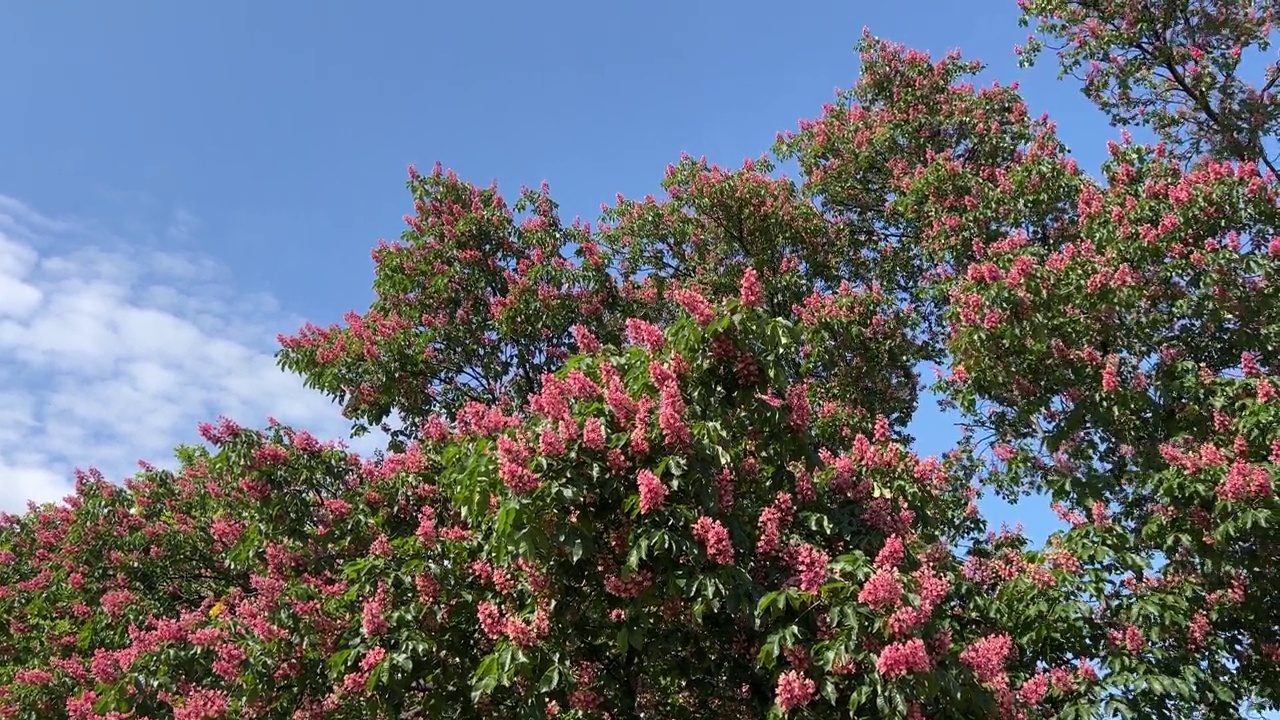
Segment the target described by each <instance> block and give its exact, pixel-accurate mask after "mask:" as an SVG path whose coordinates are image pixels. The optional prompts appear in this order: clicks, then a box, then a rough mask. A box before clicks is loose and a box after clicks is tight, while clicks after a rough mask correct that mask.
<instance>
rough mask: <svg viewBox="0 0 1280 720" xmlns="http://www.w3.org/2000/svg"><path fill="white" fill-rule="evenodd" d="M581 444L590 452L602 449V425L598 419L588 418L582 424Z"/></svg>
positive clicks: (603, 441) (603, 440) (603, 443)
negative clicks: (590, 450)
mask: <svg viewBox="0 0 1280 720" xmlns="http://www.w3.org/2000/svg"><path fill="white" fill-rule="evenodd" d="M582 444H583V445H585V446H586V447H588V448H590V449H592V450H603V449H604V446H605V439H604V423H603V422H601V421H600V418H588V419H587V421H586V422H585V423H583V424H582Z"/></svg>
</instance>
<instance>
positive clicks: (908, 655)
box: [876, 638, 933, 678]
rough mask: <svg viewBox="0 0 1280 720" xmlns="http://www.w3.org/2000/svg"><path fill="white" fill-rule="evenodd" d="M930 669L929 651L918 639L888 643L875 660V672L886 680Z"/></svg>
mask: <svg viewBox="0 0 1280 720" xmlns="http://www.w3.org/2000/svg"><path fill="white" fill-rule="evenodd" d="M932 667H933V660H932V659H930V658H929V651H928V650H927V649H925V646H924V640H921V639H920V638H911V639H910V640H906V641H904V642H896V643H890V644H889V645H886V646H885V647H884V649H883V650H881V651H880V656H879V657H877V658H876V672H878V673H880V674H881V675H883V676H885V677H887V678H895V677H901V676H903V675H906V674H908V673H923V672H928V671H929V670H930V668H932Z"/></svg>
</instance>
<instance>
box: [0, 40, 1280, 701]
mask: <svg viewBox="0 0 1280 720" xmlns="http://www.w3.org/2000/svg"><path fill="white" fill-rule="evenodd" d="M861 50H862V59H863V73H862V76H861V78H860V80H859V82H858V84H857V86H856V87H855V88H854V89H852V90H851V91H849V92H848V93H845V94H842V95H841V96H840V97H839V98H838V99H837V101H836V102H834V103H832V104H830V105H828V106H826V107H824V109H823V112H822V114H821V115H820V116H819V117H818V118H816V119H814V120H812V121H809V122H805V123H803V124H802V125H801V127H800V128H798V129H797V130H796V131H795V132H792V133H785V134H783V135H782V136H781V137H779V138H778V142H777V145H776V146H775V154H776V155H778V156H779V157H782V158H794V159H796V160H797V161H798V162H799V164H800V167H801V169H802V172H803V176H804V177H803V182H801V183H799V184H797V183H795V182H792V181H789V180H786V179H780V178H776V177H774V176H772V175H771V173H772V171H773V166H772V165H771V164H770V162H769V161H768V160H767V159H760V160H753V161H750V162H748V163H746V164H744V166H743V167H742V168H741V169H739V170H727V169H724V168H720V167H717V166H714V165H711V164H709V163H707V162H706V161H704V160H694V159H692V158H683V159H681V160H680V161H679V162H678V163H676V164H674V165H672V166H671V167H669V168H668V172H667V177H666V181H665V183H664V185H665V190H666V197H664V198H663V199H661V200H659V199H657V198H645V199H644V200H642V201H638V202H634V201H627V200H624V199H621V198H619V199H618V200H617V202H616V203H615V204H614V205H612V206H607V207H605V208H604V217H603V219H602V223H601V224H600V225H599V226H597V227H595V228H591V227H589V226H586V225H573V226H568V227H566V226H564V225H562V224H561V223H560V221H559V220H558V218H557V216H556V213H555V206H554V203H553V202H552V201H551V199H550V198H549V195H548V192H547V190H546V189H545V188H543V189H542V190H540V191H536V192H524V193H522V196H521V199H520V200H519V201H518V202H517V203H516V204H515V206H514V207H513V208H511V209H508V207H507V205H506V204H505V203H504V201H503V200H502V199H501V197H500V196H499V195H498V193H497V191H496V190H495V189H492V188H490V189H479V188H476V187H474V186H472V185H469V184H467V183H465V182H463V181H462V180H460V179H459V178H457V177H455V176H454V175H452V174H450V173H446V172H444V171H443V170H442V169H439V168H437V169H436V170H434V171H433V172H432V173H430V174H428V175H419V174H418V173H416V172H414V171H411V173H410V183H409V184H410V189H411V191H412V192H413V195H414V198H415V213H414V214H413V215H411V216H409V217H408V218H407V225H408V229H407V231H406V233H405V235H404V237H403V238H402V240H401V241H400V242H398V243H396V244H393V245H384V246H382V247H380V248H379V249H378V250H377V251H376V253H375V259H376V260H377V262H378V269H377V280H376V283H375V286H376V288H377V290H378V299H377V300H376V301H375V303H374V305H373V307H371V308H370V310H369V312H368V313H366V314H364V315H357V314H354V313H353V314H350V315H349V316H348V317H347V319H346V323H345V324H344V325H336V326H333V327H331V328H326V329H320V328H315V327H307V328H304V329H303V331H302V332H300V333H299V334H298V335H297V336H295V337H289V338H282V344H283V346H284V349H283V351H282V354H281V360H282V363H283V364H284V365H285V366H286V367H288V368H290V369H292V370H294V371H296V372H299V373H301V374H302V375H303V376H304V377H306V378H307V380H308V382H309V383H310V384H311V385H313V386H314V387H316V388H319V389H321V390H323V391H324V392H326V393H329V394H330V395H332V396H334V397H336V398H338V399H340V400H342V401H343V402H344V403H345V406H346V408H347V412H348V414H349V416H350V417H351V418H352V420H353V421H354V422H355V423H356V428H357V430H359V429H361V428H364V427H368V426H370V425H383V424H386V425H387V426H388V428H389V429H391V430H392V431H393V432H394V438H393V443H392V446H391V447H390V448H389V449H388V451H387V452H386V453H380V454H378V455H376V456H375V457H373V458H371V459H366V460H362V459H360V458H357V457H355V456H353V455H351V454H350V453H348V452H346V451H344V450H343V449H342V448H341V447H339V446H336V445H333V444H322V443H320V442H318V441H317V440H316V439H315V438H313V437H312V436H310V435H308V434H307V433H305V432H302V431H297V430H293V429H290V428H286V427H282V426H279V425H275V424H272V425H271V426H270V427H268V428H267V429H266V430H264V431H255V430H249V429H244V428H241V427H238V426H236V425H235V424H234V423H231V422H230V421H222V422H220V423H219V424H217V425H212V426H206V427H204V428H202V432H203V434H204V437H205V439H206V440H207V442H208V443H209V445H210V446H211V447H209V448H183V449H181V450H180V452H179V461H180V467H179V469H177V470H175V471H172V472H170V471H161V470H156V469H145V470H144V471H143V472H142V473H140V474H139V475H138V476H137V477H136V478H134V479H132V480H130V481H128V482H127V483H126V484H125V486H124V487H116V486H113V485H110V484H108V483H106V482H105V481H103V480H102V479H101V478H99V477H94V476H92V475H84V476H83V477H81V478H80V482H79V484H78V487H77V494H76V495H75V496H74V497H72V498H71V499H70V500H69V502H68V503H67V504H65V505H63V506H58V507H53V506H49V507H44V508H33V509H32V510H31V511H30V512H29V513H27V514H26V515H24V516H22V517H12V518H8V519H6V520H5V521H4V522H3V524H0V615H2V616H3V617H4V618H6V619H7V622H6V624H5V625H2V626H0V687H3V688H5V689H3V690H0V717H15V718H49V717H68V718H74V719H76V720H87V719H89V718H94V719H96V718H124V717H135V718H142V717H147V718H159V717H173V718H178V719H180V720H195V719H197V718H223V717H246V718H300V719H301V718H367V717H386V718H404V717H432V718H434V717H450V718H470V717H503V718H544V717H565V718H668V717H670V718H708V717H709V718H731V717H744V716H746V717H781V716H784V715H785V716H788V717H812V718H847V717H868V718H923V717H937V718H952V717H955V718H991V717H1002V718H1038V717H1061V718H1084V717H1097V716H1105V717H1112V716H1117V715H1118V716H1122V717H1131V716H1141V717H1153V718H1186V717H1227V716H1235V715H1238V714H1239V709H1240V708H1241V707H1242V706H1243V705H1245V704H1246V703H1255V704H1257V706H1259V707H1274V705H1275V703H1276V702H1277V687H1278V686H1277V680H1278V679H1280V678H1278V676H1277V660H1278V659H1280V650H1277V648H1280V645H1278V644H1277V642H1278V641H1280V633H1278V629H1280V623H1278V622H1277V609H1278V606H1277V602H1276V600H1274V599H1273V596H1272V594H1271V593H1270V592H1269V590H1270V588H1273V587H1274V586H1275V579H1276V578H1275V570H1274V569H1273V563H1272V561H1273V560H1274V553H1275V551H1274V550H1273V548H1274V547H1275V545H1274V543H1273V542H1272V540H1273V539H1274V538H1273V533H1274V530H1272V527H1273V524H1274V519H1275V511H1276V500H1275V497H1274V493H1273V481H1274V474H1275V469H1276V465H1277V462H1278V461H1280V432H1278V431H1277V428H1278V427H1280V425H1278V424H1277V418H1276V417H1275V416H1274V412H1275V410H1274V407H1275V400H1274V397H1273V396H1274V394H1275V393H1274V383H1275V382H1276V380H1275V379H1274V378H1273V367H1274V363H1275V358H1274V354H1275V352H1276V350H1275V348H1276V337H1277V336H1276V332H1277V331H1276V329H1275V328H1276V327H1278V325H1277V323H1276V322H1275V313H1276V291H1275V290H1274V283H1275V279H1274V276H1275V273H1276V271H1277V264H1278V263H1280V260H1278V259H1277V257H1278V256H1280V240H1275V239H1274V238H1276V237H1277V236H1280V228H1277V223H1280V217H1278V216H1277V209H1276V199H1277V198H1276V182H1275V177H1274V175H1272V174H1269V173H1268V174H1263V173H1261V172H1260V171H1259V169H1258V166H1257V165H1256V164H1254V163H1239V164H1229V163H1226V162H1224V161H1216V160H1215V161H1207V162H1201V163H1199V164H1196V165H1195V166H1193V167H1191V168H1184V167H1183V165H1182V164H1181V163H1179V162H1176V161H1175V160H1176V158H1174V157H1172V156H1171V154H1170V153H1169V152H1167V151H1166V150H1165V149H1163V148H1160V147H1157V148H1146V147H1142V146H1137V145H1134V144H1132V143H1128V142H1126V143H1125V144H1121V145H1115V146H1114V147H1113V151H1112V159H1111V161H1110V162H1109V164H1108V166H1107V168H1106V172H1105V182H1098V181H1095V180H1093V179H1091V178H1089V177H1088V176H1086V175H1084V174H1083V173H1081V172H1080V171H1079V169H1078V168H1077V167H1076V166H1075V164H1074V163H1073V162H1072V161H1071V159H1070V158H1069V157H1068V155H1067V154H1066V150H1065V148H1064V147H1063V146H1062V144H1061V143H1060V142H1058V140H1057V139H1056V136H1055V132H1054V127H1053V125H1052V123H1050V122H1049V121H1048V120H1047V119H1033V118H1031V117H1030V116H1029V115H1028V113H1027V110H1026V106H1025V105H1024V104H1023V103H1022V101H1021V99H1020V98H1019V96H1018V94H1017V90H1016V88H1015V87H1002V86H992V87H987V88H981V89H979V88H975V87H974V86H973V85H972V84H971V83H970V78H971V77H972V76H973V75H974V74H975V73H976V72H977V71H978V70H979V69H980V66H979V65H977V64H975V63H971V62H967V61H964V60H963V59H962V58H960V57H959V56H958V55H955V54H953V55H948V56H946V57H944V58H941V59H939V60H934V59H932V58H930V57H928V56H927V55H924V54H922V53H917V52H913V51H907V50H905V49H904V48H901V47H898V46H894V45H891V44H889V43H885V42H883V41H880V40H877V39H874V38H872V37H870V36H867V37H865V38H864V39H863V43H862V46H861ZM931 359H932V360H935V361H946V362H947V363H948V364H949V366H950V369H949V371H948V373H947V375H946V376H945V377H943V378H942V379H941V380H940V381H939V384H938V389H939V390H940V391H941V392H943V393H944V394H946V395H947V396H948V397H949V398H950V401H951V402H953V403H955V404H956V406H957V407H959V408H960V409H961V411H962V412H963V413H964V414H965V415H966V418H967V422H968V425H969V430H968V432H967V434H966V435H965V437H964V438H963V439H962V440H961V441H960V443H959V444H958V445H957V446H956V448H954V449H953V450H952V451H951V452H949V453H947V454H946V455H945V456H943V457H941V458H936V457H933V458H930V457H919V456H918V455H916V454H915V453H913V452H912V451H911V449H910V444H911V442H912V438H910V437H909V436H908V435H907V434H906V431H905V428H906V424H907V422H908V420H909V419H910V416H911V414H912V412H913V411H914V409H915V406H916V403H917V402H918V399H919V398H918V393H919V388H918V386H919V381H918V378H917V377H916V375H915V367H916V366H917V365H918V364H919V363H920V362H921V361H925V360H931ZM393 417H394V418H398V419H399V421H400V422H401V425H400V426H399V427H391V426H390V422H391V421H392V419H393ZM988 449H989V450H991V453H990V455H991V458H990V459H987V458H986V454H985V451H986V450H988ZM984 488H991V489H995V490H998V491H1000V492H1003V493H1006V494H1019V493H1024V492H1029V491H1042V492H1048V493H1049V494H1051V495H1052V497H1053V499H1054V501H1055V502H1056V503H1058V507H1059V508H1060V511H1061V514H1062V515H1063V517H1064V518H1065V519H1067V520H1069V521H1070V524H1071V528H1070V529H1069V530H1067V531H1064V532H1061V533H1057V534H1055V535H1054V536H1053V537H1052V538H1051V540H1050V543H1049V545H1048V546H1047V547H1046V548H1043V549H1032V548H1030V546H1029V544H1028V542H1027V540H1026V539H1025V538H1023V537H1022V536H1020V535H1019V534H1018V533H1016V532H1013V531H1009V530H1007V529H1004V530H1001V531H1000V532H988V531H987V528H986V526H985V523H984V522H983V521H982V519H981V518H980V517H979V516H978V514H977V510H976V506H975V504H974V501H975V499H976V497H977V496H978V494H979V493H980V492H981V491H982V490H983V489H984Z"/></svg>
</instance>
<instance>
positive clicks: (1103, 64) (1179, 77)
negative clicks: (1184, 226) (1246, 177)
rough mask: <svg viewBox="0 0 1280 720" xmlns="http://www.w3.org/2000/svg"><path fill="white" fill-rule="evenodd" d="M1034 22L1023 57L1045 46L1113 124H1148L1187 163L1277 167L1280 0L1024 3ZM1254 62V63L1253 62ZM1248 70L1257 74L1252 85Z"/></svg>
mask: <svg viewBox="0 0 1280 720" xmlns="http://www.w3.org/2000/svg"><path fill="white" fill-rule="evenodd" d="M1019 5H1020V6H1021V7H1022V8H1023V11H1024V15H1023V23H1024V24H1034V27H1035V30H1036V34H1035V35H1033V36H1032V37H1031V38H1030V42H1029V43H1028V45H1027V47H1026V49H1025V55H1024V59H1025V60H1027V61H1028V62H1034V60H1035V57H1036V55H1038V54H1039V52H1040V50H1041V49H1042V48H1043V47H1044V46H1045V45H1046V44H1047V45H1049V46H1050V47H1052V49H1054V50H1056V51H1057V56H1058V61H1059V63H1060V66H1061V68H1062V72H1063V74H1072V75H1075V76H1076V77H1078V78H1080V79H1081V80H1082V81H1083V82H1084V93H1085V96H1086V97H1088V98H1089V99H1090V100H1092V101H1093V102H1094V103H1095V104H1097V105H1098V107H1099V108H1101V109H1102V110H1103V112H1105V113H1107V114H1108V115H1109V116H1110V117H1111V119H1112V121H1113V122H1114V123H1116V124H1117V125H1122V126H1132V125H1144V126H1150V127H1151V129H1152V130H1154V131H1155V132H1156V134H1157V136H1158V137H1159V138H1160V139H1161V140H1163V141H1165V142H1167V143H1168V144H1169V146H1170V149H1171V150H1172V151H1173V152H1175V153H1176V154H1177V155H1179V156H1180V157H1181V158H1182V159H1184V160H1194V159H1198V158H1201V157H1204V156H1206V155H1207V156H1211V157H1215V158H1218V159H1229V160H1236V161H1241V162H1253V163H1258V164H1259V165H1263V166H1265V167H1266V168H1267V169H1268V170H1270V171H1271V172H1272V173H1275V172H1277V171H1276V162H1277V157H1276V155H1275V153H1276V152H1277V150H1280V148H1277V147H1275V145H1274V142H1275V140H1276V139H1277V136H1278V135H1280V99H1277V97H1276V92H1275V91H1276V82H1277V81H1280V61H1277V60H1275V59H1269V58H1266V57H1262V56H1258V55H1259V54H1260V53H1265V52H1267V51H1268V50H1270V49H1271V36H1272V31H1273V26H1274V24H1275V23H1276V21H1277V20H1280V3H1277V2H1276V1H1275V0H1019ZM1255 66H1256V67H1255ZM1250 76H1254V77H1256V80H1254V81H1253V82H1251V81H1250V79H1249V78H1250Z"/></svg>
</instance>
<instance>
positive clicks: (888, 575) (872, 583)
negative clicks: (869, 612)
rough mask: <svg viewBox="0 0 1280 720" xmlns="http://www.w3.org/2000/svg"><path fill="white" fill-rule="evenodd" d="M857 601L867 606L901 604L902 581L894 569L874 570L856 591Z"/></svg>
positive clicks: (876, 607) (879, 607)
mask: <svg viewBox="0 0 1280 720" xmlns="http://www.w3.org/2000/svg"><path fill="white" fill-rule="evenodd" d="M858 602H860V603H862V604H863V605H866V606H867V607H871V608H875V609H877V610H878V609H881V608H896V607H898V606H899V605H901V604H902V582H901V581H899V580H898V573H897V571H896V570H888V569H882V570H878V571H876V573H875V574H874V575H872V576H871V578H870V579H869V580H867V582H866V584H865V585H863V586H862V590H861V591H860V592H859V593H858Z"/></svg>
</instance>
